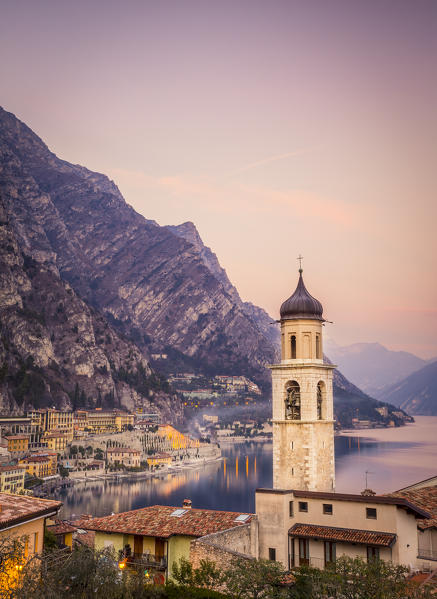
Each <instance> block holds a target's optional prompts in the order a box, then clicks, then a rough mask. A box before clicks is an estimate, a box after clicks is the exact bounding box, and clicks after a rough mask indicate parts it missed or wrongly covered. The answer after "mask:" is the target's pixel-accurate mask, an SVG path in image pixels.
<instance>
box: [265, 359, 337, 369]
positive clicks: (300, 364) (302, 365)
mask: <svg viewBox="0 0 437 599" xmlns="http://www.w3.org/2000/svg"><path fill="white" fill-rule="evenodd" d="M267 368H269V369H270V370H290V369H291V370H294V369H296V368H318V369H320V370H328V371H329V370H335V369H336V368H337V366H336V364H326V363H325V362H299V361H298V360H293V363H291V362H287V363H286V364H283V363H280V364H268V365H267Z"/></svg>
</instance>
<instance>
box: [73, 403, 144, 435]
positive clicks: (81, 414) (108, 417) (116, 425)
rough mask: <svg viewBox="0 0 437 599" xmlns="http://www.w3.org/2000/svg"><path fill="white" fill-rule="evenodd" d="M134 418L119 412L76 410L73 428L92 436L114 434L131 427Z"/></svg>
mask: <svg viewBox="0 0 437 599" xmlns="http://www.w3.org/2000/svg"><path fill="white" fill-rule="evenodd" d="M134 422H135V416H134V415H133V414H130V413H129V412H123V411H121V410H102V409H100V408H96V409H95V410H76V412H75V413H74V428H75V430H76V431H85V432H89V433H93V434H103V433H116V432H122V431H125V430H127V429H128V428H129V427H131V426H133V425H134Z"/></svg>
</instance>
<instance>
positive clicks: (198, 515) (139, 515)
mask: <svg viewBox="0 0 437 599" xmlns="http://www.w3.org/2000/svg"><path fill="white" fill-rule="evenodd" d="M251 518H252V515H251V514H240V513H239V512H221V511H217V510H199V509H191V508H186V509H185V508H176V507H170V506H163V505H154V506H151V507H146V508H142V509H139V510H134V511H132V512H125V513H121V514H115V515H112V516H106V517H104V518H91V519H89V520H85V521H81V523H80V527H81V528H83V529H85V530H94V531H95V542H94V546H95V549H97V550H99V549H103V548H105V547H113V548H114V550H115V552H116V553H118V554H119V558H120V563H121V564H124V566H125V567H127V568H129V565H130V564H131V563H132V562H135V561H136V560H141V563H142V564H144V565H145V567H147V569H148V571H149V574H150V576H151V578H152V580H153V581H154V582H155V583H161V584H162V583H164V582H165V580H166V579H167V578H169V577H170V578H171V572H172V567H173V564H174V563H176V562H178V561H179V560H180V558H181V557H184V558H186V559H189V558H190V543H191V541H192V540H194V539H196V538H199V537H203V536H205V535H210V534H212V533H217V532H220V531H224V530H229V529H230V528H234V527H238V526H241V525H242V524H246V523H248V522H250V520H251ZM127 546H128V547H127Z"/></svg>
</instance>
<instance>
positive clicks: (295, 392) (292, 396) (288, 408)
mask: <svg viewBox="0 0 437 599" xmlns="http://www.w3.org/2000/svg"><path fill="white" fill-rule="evenodd" d="M285 420H300V387H299V383H297V382H296V381H290V382H288V383H287V385H286V396H285Z"/></svg>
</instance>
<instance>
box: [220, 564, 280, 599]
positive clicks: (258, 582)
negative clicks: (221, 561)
mask: <svg viewBox="0 0 437 599" xmlns="http://www.w3.org/2000/svg"><path fill="white" fill-rule="evenodd" d="M284 575H285V569H284V567H283V566H282V564H281V563H280V562H274V561H270V560H265V559H259V560H257V559H239V558H236V559H235V560H234V561H233V563H232V566H231V568H230V569H229V570H227V571H226V572H225V576H224V587H225V589H226V591H227V592H228V593H229V594H230V595H231V596H232V597H233V598H235V599H259V598H261V597H262V598H263V599H273V598H277V597H281V596H284V594H285V591H284V593H283V592H282V589H281V585H282V582H283V579H284ZM285 596H286V595H285Z"/></svg>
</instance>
